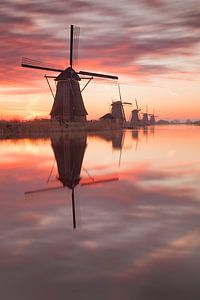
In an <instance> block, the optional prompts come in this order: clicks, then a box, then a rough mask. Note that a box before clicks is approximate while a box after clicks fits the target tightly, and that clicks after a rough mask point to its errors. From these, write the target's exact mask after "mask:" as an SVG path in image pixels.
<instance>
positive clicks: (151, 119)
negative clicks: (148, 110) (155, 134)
mask: <svg viewBox="0 0 200 300" xmlns="http://www.w3.org/2000/svg"><path fill="white" fill-rule="evenodd" d="M149 123H150V125H155V124H156V119H155V116H154V114H152V115H151V116H150V120H149Z"/></svg>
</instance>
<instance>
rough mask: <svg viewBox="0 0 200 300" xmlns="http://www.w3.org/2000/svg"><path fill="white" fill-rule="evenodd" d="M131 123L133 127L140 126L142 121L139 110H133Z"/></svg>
mask: <svg viewBox="0 0 200 300" xmlns="http://www.w3.org/2000/svg"><path fill="white" fill-rule="evenodd" d="M130 122H131V125H133V126H138V125H140V119H139V115H138V109H134V110H132V112H131V120H130Z"/></svg>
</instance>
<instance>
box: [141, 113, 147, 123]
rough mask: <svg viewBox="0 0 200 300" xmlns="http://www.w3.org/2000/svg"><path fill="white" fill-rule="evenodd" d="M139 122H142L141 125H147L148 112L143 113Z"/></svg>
mask: <svg viewBox="0 0 200 300" xmlns="http://www.w3.org/2000/svg"><path fill="white" fill-rule="evenodd" d="M141 123H142V125H143V126H147V125H149V117H148V113H143V118H142V120H141Z"/></svg>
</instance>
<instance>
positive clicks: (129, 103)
mask: <svg viewBox="0 0 200 300" xmlns="http://www.w3.org/2000/svg"><path fill="white" fill-rule="evenodd" d="M122 104H128V105H132V103H131V102H122Z"/></svg>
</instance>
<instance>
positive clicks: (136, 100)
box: [135, 98, 139, 110]
mask: <svg viewBox="0 0 200 300" xmlns="http://www.w3.org/2000/svg"><path fill="white" fill-rule="evenodd" d="M135 104H136V108H137V110H139V106H138V103H137V99H136V98H135Z"/></svg>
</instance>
